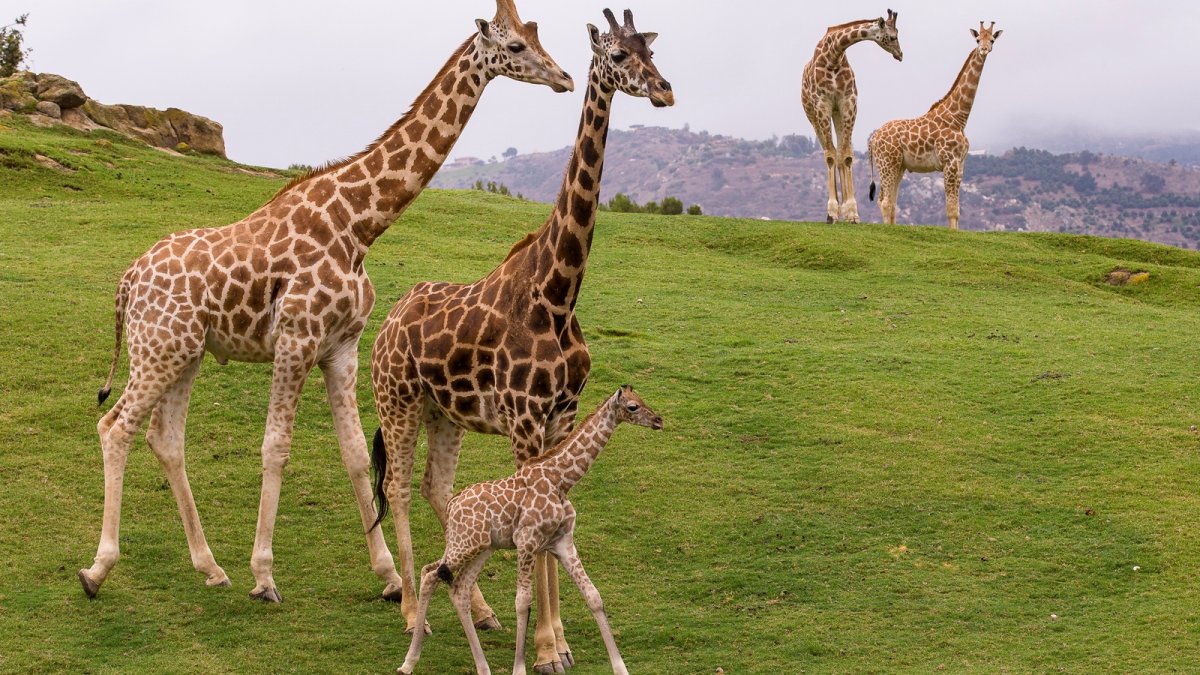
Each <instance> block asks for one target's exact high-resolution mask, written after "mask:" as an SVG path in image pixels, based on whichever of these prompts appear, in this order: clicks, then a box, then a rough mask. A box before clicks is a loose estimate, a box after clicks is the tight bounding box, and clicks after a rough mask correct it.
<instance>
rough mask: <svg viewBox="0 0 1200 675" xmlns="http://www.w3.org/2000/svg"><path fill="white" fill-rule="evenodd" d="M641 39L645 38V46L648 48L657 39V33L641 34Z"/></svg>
mask: <svg viewBox="0 0 1200 675" xmlns="http://www.w3.org/2000/svg"><path fill="white" fill-rule="evenodd" d="M642 37H644V38H646V46H647V47H649V46H650V45H652V44H654V41H655V40H657V39H658V33H642Z"/></svg>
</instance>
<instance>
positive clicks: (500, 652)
mask: <svg viewBox="0 0 1200 675" xmlns="http://www.w3.org/2000/svg"><path fill="white" fill-rule="evenodd" d="M0 124H3V128H0V671H5V672H59V671H71V672H83V671H86V672H97V673H99V672H116V671H119V672H204V673H221V672H277V671H278V672H378V673H383V672H392V671H393V669H394V668H395V667H396V666H398V665H399V664H400V663H401V661H402V660H403V654H404V651H405V649H406V648H407V646H408V636H406V635H404V634H402V632H401V631H402V628H403V619H402V618H401V616H400V614H399V608H398V607H397V606H396V605H392V604H390V603H386V602H384V601H382V600H381V599H380V598H379V593H380V591H381V590H382V587H381V584H380V583H379V582H378V581H377V579H376V578H375V576H374V575H373V574H372V573H371V572H370V570H369V569H368V566H367V556H366V546H365V543H364V540H363V537H362V535H361V534H360V532H359V530H360V527H359V525H358V516H357V512H356V509H355V507H354V501H353V496H352V495H351V492H350V489H349V482H348V480H347V479H346V476H345V472H344V470H343V469H342V466H341V463H340V460H339V457H338V451H337V447H336V443H335V440H334V434H333V429H332V423H331V421H330V418H329V413H328V407H327V405H326V404H325V401H324V396H323V391H322V384H321V380H320V376H319V373H314V376H313V378H312V379H311V380H310V382H309V385H308V387H307V388H306V391H305V394H304V399H303V402H302V404H301V409H300V412H299V416H298V421H297V426H296V437H295V442H294V448H293V454H292V462H291V464H290V466H289V467H288V470H287V473H286V477H285V482H284V488H283V496H282V499H281V503H280V517H279V523H278V527H277V531H276V536H275V559H276V567H275V579H276V581H277V582H278V584H279V587H280V591H281V592H282V593H283V596H284V598H285V602H284V603H283V604H282V605H278V606H270V605H264V604H260V603H256V602H252V601H251V600H249V599H248V598H247V597H246V594H247V592H248V591H249V590H250V588H251V587H252V586H253V579H252V576H251V574H250V570H249V557H250V551H251V544H252V541H253V535H254V521H255V517H256V510H257V503H258V489H259V471H260V458H259V453H258V448H259V445H260V443H261V440H262V431H263V427H264V418H265V410H266V403H267V393H268V382H269V368H268V367H267V366H263V365H247V364H233V363H231V364H230V365H228V366H225V367H221V366H218V365H217V364H216V363H215V361H213V360H211V359H209V360H206V362H205V364H204V367H203V369H202V372H201V376H200V379H199V381H198V383H197V386H196V390H195V394H194V396H193V399H192V405H191V417H190V427H189V446H188V457H189V459H190V463H189V469H190V471H189V474H190V477H191V481H192V487H193V490H194V491H195V494H196V498H197V504H198V506H199V509H200V515H201V518H202V519H203V522H204V525H205V528H206V532H207V534H208V538H209V542H210V544H211V545H212V547H213V551H214V553H215V554H216V557H217V560H218V562H220V563H221V564H222V565H223V566H224V567H225V570H226V571H227V572H228V573H229V576H230V577H231V579H232V580H233V584H234V585H233V588H229V589H209V588H206V587H205V586H204V584H203V578H202V576H201V575H199V574H198V573H196V572H195V571H194V570H193V569H192V567H191V565H190V562H189V560H188V552H187V547H186V544H185V540H184V536H183V531H182V527H181V525H180V522H179V516H178V513H177V512H176V509H175V504H174V501H173V499H172V497H171V492H170V490H169V488H168V486H167V484H166V481H165V479H164V477H163V474H162V472H161V470H160V469H159V467H158V465H157V462H156V461H155V460H154V458H153V457H152V456H151V454H150V452H149V451H148V449H147V448H146V446H145V444H144V442H143V441H140V440H139V442H138V444H137V445H136V446H135V449H134V451H133V453H132V455H131V457H130V461H129V466H128V470H127V473H126V479H125V502H124V514H123V522H122V530H121V535H122V536H121V547H122V554H123V555H122V558H121V561H120V563H119V564H118V565H117V567H116V568H115V569H114V571H113V574H112V575H111V576H110V577H109V579H108V581H107V582H106V584H105V585H104V587H103V589H102V590H101V593H100V596H99V597H98V598H96V599H95V600H88V599H87V598H86V597H85V596H84V594H83V592H82V591H81V590H80V587H79V583H78V581H77V580H76V578H75V571H76V570H77V569H79V568H80V567H86V566H87V565H89V564H90V562H91V559H92V556H93V555H94V553H95V547H96V544H97V542H98V538H99V530H100V516H101V512H102V503H103V480H102V472H101V466H102V464H101V457H100V449H99V443H98V441H97V438H96V434H95V422H96V420H97V419H98V416H99V415H100V413H101V410H100V409H98V408H97V407H96V403H95V393H96V389H97V388H98V387H99V386H100V385H101V384H102V382H103V379H104V376H105V374H106V372H107V368H108V363H109V358H110V355H111V350H112V316H113V292H114V289H115V286H116V282H117V280H118V279H119V277H120V275H121V273H122V271H123V270H124V269H125V267H126V266H127V265H128V264H129V263H130V262H131V261H132V260H133V259H134V258H136V257H137V256H138V255H140V254H141V253H142V252H143V251H144V250H145V249H146V248H148V247H149V246H150V244H152V243H153V242H154V241H156V240H157V239H159V238H160V237H161V236H163V235H164V234H166V233H169V232H172V231H175V230H180V229H185V228H191V227H200V226H210V225H219V224H224V223H227V222H231V221H233V220H236V219H238V218H240V217H241V216H242V215H244V214H246V213H248V212H249V211H250V210H252V209H253V208H254V207H256V206H257V205H258V204H260V203H261V202H263V201H264V200H265V199H266V198H267V197H268V196H269V195H270V194H272V192H273V191H274V190H275V189H277V188H278V186H279V184H280V183H281V179H279V178H270V177H266V176H259V175H251V174H246V173H243V172H241V171H239V170H238V167H237V166H236V165H233V164H231V163H228V162H224V161H220V160H217V159H213V158H202V157H183V158H180V157H172V156H169V155H167V154H164V153H161V152H157V151H154V150H150V149H147V148H145V147H143V146H140V145H136V144H133V143H131V142H127V141H124V140H121V139H120V138H119V137H117V136H105V135H96V134H93V135H91V136H88V135H82V134H78V133H74V132H69V131H47V130H37V129H33V128H32V127H28V126H25V125H24V124H22V123H18V122H16V121H13V120H11V119H9V120H0ZM35 152H36V153H39V154H41V155H43V156H46V157H49V158H51V159H53V160H55V161H57V162H58V163H59V164H60V165H62V167H63V168H64V169H65V170H66V171H70V172H69V173H68V172H65V171H64V170H61V169H54V168H47V167H46V166H44V165H43V164H42V163H39V162H38V161H37V160H35V158H34V157H33V155H34V153H35ZM548 209H549V207H548V206H546V205H543V204H536V203H527V202H518V201H515V200H511V199H506V198H501V197H498V196H494V195H487V194H481V193H467V192H427V193H425V194H424V195H423V196H422V197H421V198H420V199H419V200H418V202H417V204H416V205H415V206H414V207H413V208H412V209H411V210H410V211H409V212H408V214H406V215H405V216H404V218H402V219H401V221H400V222H398V223H397V224H396V225H395V226H394V227H393V228H392V230H391V231H390V232H388V233H387V234H385V235H384V236H383V237H382V238H381V240H380V241H379V242H378V243H377V244H376V245H375V246H374V248H373V249H372V251H371V255H370V257H369V258H368V267H369V269H370V273H371V277H372V279H373V280H374V282H375V284H376V288H377V290H378V295H379V301H378V303H377V306H376V308H375V318H374V320H373V322H372V324H371V326H370V327H369V328H368V331H367V335H366V336H365V339H364V342H363V344H364V349H363V350H362V356H361V363H362V369H363V371H364V373H365V371H366V368H367V367H368V362H369V359H368V354H369V345H370V344H371V341H372V340H373V338H374V333H375V331H376V329H377V328H378V325H379V323H380V321H381V320H382V319H383V316H384V315H385V313H386V312H387V311H388V309H389V307H390V305H391V304H392V303H393V302H394V301H395V300H396V299H398V298H399V297H400V296H401V295H402V294H403V293H404V292H405V291H406V290H407V289H408V288H409V287H411V286H412V285H413V284H414V283H416V282H418V281H422V280H427V279H445V280H456V281H471V280H474V279H476V278H478V277H479V276H482V275H483V274H485V273H486V272H488V271H489V270H490V269H491V268H492V267H493V266H494V265H496V264H497V263H498V262H499V261H500V260H501V259H502V258H503V256H504V254H505V253H506V251H507V250H508V248H509V246H510V245H511V244H512V242H514V241H516V240H517V239H518V238H520V237H521V236H522V235H523V234H524V233H525V232H527V231H529V230H531V229H534V228H535V227H536V226H538V225H539V224H540V223H541V222H542V221H543V219H544V217H545V215H546V213H547V210H548ZM1117 266H1125V267H1128V268H1130V269H1133V270H1144V271H1148V272H1149V273H1150V277H1149V280H1148V281H1146V282H1145V283H1142V284H1138V285H1134V286H1127V287H1122V288H1116V287H1111V286H1108V285H1106V284H1105V283H1104V282H1103V279H1104V277H1105V275H1106V274H1107V273H1108V272H1109V271H1110V270H1112V269H1113V268H1114V267H1117ZM1198 309H1200V255H1198V254H1194V253H1188V252H1185V251H1182V250H1177V249H1173V248H1168V247H1163V246H1156V245H1151V244H1144V243H1139V242H1132V241H1125V240H1102V239H1095V238H1084V237H1072V236H1058V235H1028V234H975V233H968V232H957V233H951V232H949V231H947V230H945V229H941V228H927V227H885V226H880V225H861V226H847V225H830V226H827V225H823V224H820V225H815V224H802V223H784V222H758V221H739V220H729V219H719V218H703V217H681V216H677V217H658V216H643V215H628V216H626V215H618V214H609V213H604V214H601V216H600V221H599V224H598V226H597V231H596V237H595V244H594V250H593V254H592V257H591V260H590V263H589V268H588V277H587V281H586V283H585V285H584V289H583V295H582V298H581V301H580V303H579V316H580V321H581V323H582V325H583V327H584V331H585V333H586V335H587V338H588V341H589V344H590V346H591V350H592V357H593V361H594V364H595V366H594V369H593V372H592V378H591V382H590V384H589V386H588V388H587V390H586V391H585V392H584V397H583V404H582V408H583V409H585V410H590V409H591V408H592V407H593V406H595V405H596V404H597V403H599V402H600V401H601V400H602V399H603V398H605V397H606V396H607V395H608V394H609V393H610V392H611V391H612V390H613V389H614V388H615V387H616V386H617V385H618V384H620V383H622V382H630V383H631V384H633V385H634V386H635V387H636V388H637V389H638V390H639V392H640V393H642V395H643V396H644V397H645V399H646V401H647V402H648V403H649V405H651V407H653V408H655V409H656V410H657V411H658V412H659V413H661V414H662V415H663V416H664V417H665V419H666V424H667V429H666V430H665V431H663V432H659V433H655V432H651V431H648V430H645V429H640V428H633V427H630V428H622V429H621V430H620V431H619V432H618V434H617V436H616V438H615V439H614V441H613V443H612V444H611V445H610V447H609V449H608V450H607V451H606V452H605V454H604V455H603V456H602V457H601V459H600V461H599V462H598V463H597V465H596V466H595V467H594V468H593V469H592V471H591V472H590V473H589V475H588V476H587V477H586V478H585V479H584V480H583V482H582V483H581V484H580V485H579V486H578V488H576V490H575V491H574V492H573V493H572V496H573V501H574V502H575V504H576V506H577V508H578V510H579V512H580V519H579V525H578V533H577V541H578V545H579V549H580V552H581V555H582V556H583V559H584V562H585V564H587V566H588V569H589V572H590V574H591V576H592V578H593V580H594V581H595V582H596V584H597V586H598V587H599V589H600V591H601V593H602V594H603V595H604V598H605V601H606V605H607V608H608V611H609V616H610V619H611V621H612V623H613V626H614V628H615V630H616V634H617V641H618V644H619V645H620V647H621V649H622V652H623V655H624V657H625V660H626V662H627V663H628V664H629V666H630V669H631V670H632V671H633V672H639V673H712V672H714V671H715V670H716V669H717V668H718V667H720V668H723V669H724V671H725V672H726V673H748V672H775V673H783V672H801V671H808V672H825V671H839V672H869V671H876V672H878V671H920V672H928V671H934V670H940V669H943V668H944V669H945V670H948V671H952V672H957V671H977V672H996V671H1002V670H1011V671H1053V670H1065V671H1068V672H1097V671H1108V672H1112V671H1125V672H1130V671H1141V672H1165V671H1187V670H1193V669H1195V668H1196V667H1197V666H1196V664H1197V663H1200V593H1198V588H1200V528H1198V526H1197V524H1198V523H1200V455H1198V452H1197V451H1198V448H1200V434H1198V433H1197V431H1196V427H1195V426H1193V425H1196V424H1200V412H1198V411H1197V410H1196V408H1197V406H1196V401H1195V400H1194V398H1195V397H1197V396H1200V391H1198V390H1197V377H1196V371H1197V368H1198V367H1200V347H1198V346H1200V341H1198V340H1197V337H1196V336H1197V335H1200V312H1198V311H1197V310H1198ZM125 372H126V371H125V360H124V359H123V360H122V368H121V371H120V376H119V378H118V385H120V384H121V383H123V382H124V377H125ZM359 384H360V387H359V388H360V403H361V407H362V411H363V417H364V424H365V425H366V427H367V429H366V431H367V432H373V430H374V427H375V414H374V408H373V404H372V401H371V394H370V385H369V381H368V378H367V377H365V375H364V376H363V377H360V383H359ZM421 452H423V450H422V451H421ZM419 461H420V460H419ZM511 466H512V462H511V458H510V456H509V453H508V450H507V447H506V444H505V443H504V441H503V439H500V438H496V437H485V436H480V435H469V436H468V437H467V439H466V441H465V449H464V452H463V458H462V462H461V466H460V470H459V474H458V481H457V485H458V486H459V487H461V486H463V485H466V484H467V483H470V482H473V481H477V480H482V479H487V478H492V477H499V476H502V475H506V474H508V473H509V472H510V471H511ZM419 470H420V464H419V465H418V471H419ZM413 510H414V542H415V547H416V550H417V558H418V564H423V563H424V562H427V561H429V560H432V559H434V558H435V557H436V556H438V555H439V554H440V551H441V546H440V534H439V531H438V529H437V526H436V522H435V518H434V516H433V512H432V510H431V509H430V508H429V506H428V505H427V504H426V503H424V502H423V501H420V500H418V501H417V502H416V503H415V504H414V509H413ZM387 531H388V532H389V539H390V532H391V530H390V527H389V528H388V530H387ZM393 548H394V545H393ZM514 567H515V563H514V561H513V560H512V559H511V558H510V557H503V556H500V555H497V556H495V557H493V558H492V561H491V562H489V564H488V567H487V568H486V572H485V577H484V579H483V580H482V586H483V589H484V592H485V593H486V594H487V595H488V597H489V599H490V601H491V603H492V605H493V607H495V608H496V609H497V611H498V612H499V613H500V618H501V621H502V622H504V624H505V627H506V630H505V631H503V632H498V633H490V634H484V635H483V640H484V649H485V651H486V652H487V653H488V656H489V660H490V662H491V664H492V666H493V668H495V669H496V670H497V672H501V671H504V670H506V669H507V668H508V666H509V664H511V662H512V648H513V645H512V638H513V635H512V631H511V629H512V626H513V616H512V614H513V610H512V599H513V593H514V583H515V582H514V576H515V574H514ZM563 598H564V609H563V614H564V619H565V620H566V622H567V630H568V638H569V640H570V642H571V645H572V647H573V649H574V651H575V656H576V659H577V661H578V665H577V667H576V668H575V669H574V671H572V672H576V673H602V672H607V661H606V659H605V656H604V649H603V645H602V643H601V640H600V637H599V634H598V632H597V631H596V629H595V625H594V624H593V623H592V621H591V617H590V615H589V614H588V612H587V610H586V608H585V607H584V605H583V602H582V600H581V599H580V598H579V596H578V594H577V593H576V592H575V591H574V589H573V588H571V587H570V585H569V584H566V585H564V587H563ZM430 621H431V623H432V625H433V627H434V631H435V633H434V635H433V636H432V637H431V638H430V639H429V640H428V641H427V642H426V649H425V654H424V658H423V660H422V662H421V667H420V672H425V673H446V672H449V673H460V672H470V671H471V660H470V654H469V651H468V648H467V644H466V640H465V638H464V637H463V635H462V631H461V629H460V627H459V626H458V623H457V621H456V619H455V618H454V614H453V611H452V609H451V607H450V603H449V600H448V599H447V598H446V597H445V595H444V594H441V593H439V597H437V598H435V600H434V602H433V607H432V611H431V618H430Z"/></svg>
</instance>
